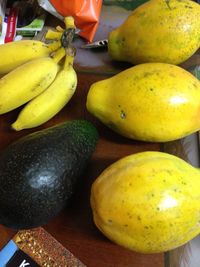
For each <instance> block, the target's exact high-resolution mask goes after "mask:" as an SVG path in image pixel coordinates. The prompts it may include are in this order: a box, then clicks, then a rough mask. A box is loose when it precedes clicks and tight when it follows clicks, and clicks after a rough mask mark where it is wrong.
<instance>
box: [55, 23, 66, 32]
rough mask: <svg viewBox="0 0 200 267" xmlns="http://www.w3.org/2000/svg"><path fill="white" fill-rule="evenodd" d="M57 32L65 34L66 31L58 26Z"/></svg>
mask: <svg viewBox="0 0 200 267" xmlns="http://www.w3.org/2000/svg"><path fill="white" fill-rule="evenodd" d="M56 30H57V31H58V32H64V29H63V28H62V27H61V26H59V25H58V26H56Z"/></svg>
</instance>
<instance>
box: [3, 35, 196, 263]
mask: <svg viewBox="0 0 200 267" xmlns="http://www.w3.org/2000/svg"><path fill="white" fill-rule="evenodd" d="M97 39H98V37H97ZM81 42H82V41H80V40H78V43H76V46H77V57H76V61H75V69H76V70H77V72H78V88H77V91H76V93H75V95H74V96H73V98H72V99H71V101H70V102H69V103H68V105H67V106H66V107H65V108H64V109H63V110H62V111H61V112H60V113H59V114H57V115H56V116H55V117H54V118H53V119H51V120H50V121H49V122H47V123H45V124H44V125H42V126H41V127H38V128H35V129H30V130H23V131H21V132H14V131H13V130H11V129H10V125H11V123H12V122H13V121H14V120H15V119H16V116H17V114H18V112H19V110H20V109H21V108H19V109H17V110H15V111H12V112H9V113H7V114H5V115H3V116H0V140H1V142H0V149H1V150H2V149H3V148H5V147H6V146H7V145H8V144H10V143H11V142H13V141H14V140H16V139H18V138H20V137H21V136H24V135H26V134H28V133H31V132H33V131H36V130H39V129H42V128H46V127H49V126H52V125H55V124H57V123H59V122H62V121H65V120H68V119H80V118H82V119H87V120H89V121H91V122H93V123H94V125H95V126H96V127H97V130H98V131H99V135H100V140H99V142H98V145H97V148H96V151H95V153H94V154H93V157H92V159H91V162H90V164H89V165H88V168H87V170H86V172H85V173H84V175H83V177H82V179H83V180H84V182H83V186H82V188H80V189H79V190H78V191H77V192H76V195H75V197H74V199H73V201H72V203H71V205H70V206H69V207H66V209H65V210H63V211H62V212H61V214H60V215H59V216H57V217H56V218H54V219H53V220H52V221H50V222H49V223H48V224H47V225H45V226H44V228H45V229H46V230H47V231H48V232H49V233H50V234H51V235H52V236H53V237H55V238H56V239H57V240H58V241H59V242H60V243H61V244H63V245H64V246H65V247H66V248H67V249H69V250H70V251H71V252H72V253H73V254H74V255H75V256H76V257H77V258H79V259H80V260H81V261H82V262H83V263H85V264H86V265H87V266H88V267H147V266H148V267H164V261H165V257H164V254H162V253H160V254H153V255H143V254H139V253H135V252H132V251H129V250H127V249H124V248H122V247H120V246H118V245H115V244H114V243H112V242H111V241H109V240H108V239H107V238H106V237H104V236H103V235H102V234H101V233H100V232H99V231H98V229H97V228H96V227H95V225H94V223H93V219H92V213H91V208H90V203H89V197H90V189H91V184H92V182H93V181H94V180H95V178H96V177H97V176H98V175H99V174H100V173H101V172H102V171H103V170H104V169H105V168H106V167H107V166H109V165H110V164H111V163H113V162H114V161H116V160H118V159H120V158H121V157H124V156H126V155H129V154H132V153H136V152H139V151H147V150H156V151H159V150H161V149H162V148H163V144H162V145H161V144H157V143H145V142H138V141H134V140H128V139H126V138H124V137H121V136H119V135H118V134H116V133H114V132H112V131H111V130H110V129H108V128H107V127H105V126H104V125H103V124H102V123H100V122H99V121H98V120H97V119H95V118H94V117H93V116H92V115H90V114H89V113H88V112H87V110H86V106H85V103H86V96H87V92H88V90H89V87H90V85H91V84H92V83H93V82H95V81H97V80H102V79H104V78H107V77H108V76H109V75H112V74H113V73H115V72H118V71H120V70H121V69H124V68H126V67H128V65H126V64H125V65H124V64H120V63H119V64H118V63H114V62H112V61H111V60H110V59H109V56H108V54H107V51H102V50H101V51H100V50H98V51H86V50H83V49H80V48H79V47H80V44H81ZM83 55H84V56H83ZM199 56H200V55H199V54H198V53H197V54H195V55H194V56H193V57H192V58H191V59H189V60H188V61H187V62H185V63H184V64H183V66H184V67H188V66H191V65H195V64H197V63H200V60H199ZM83 57H85V61H84V58H83ZM99 61H100V63H99ZM83 63H84V64H83ZM168 147H170V143H169V144H168ZM15 233H16V231H14V230H12V229H7V228H5V227H3V226H0V248H2V247H3V246H4V245H5V244H6V242H7V241H8V240H10V239H11V238H12V236H13V235H14V234H15Z"/></svg>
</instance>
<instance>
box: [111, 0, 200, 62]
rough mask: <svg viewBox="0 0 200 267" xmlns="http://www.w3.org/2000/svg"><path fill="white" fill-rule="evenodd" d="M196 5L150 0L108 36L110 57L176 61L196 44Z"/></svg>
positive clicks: (199, 8)
mask: <svg viewBox="0 0 200 267" xmlns="http://www.w3.org/2000/svg"><path fill="white" fill-rule="evenodd" d="M199 18H200V5H199V4H198V3H196V2H194V1H191V0H150V1H147V2H146V3H144V4H143V5H141V6H139V7H137V8H136V9H135V10H134V11H133V12H132V13H131V14H130V15H129V16H128V18H127V19H126V20H125V21H124V23H123V24H122V25H120V26H119V27H118V28H117V29H115V30H113V31H112V32H111V33H110V34H109V37H108V52H109V54H110V56H111V57H112V58H113V59H114V60H119V61H127V62H131V63H133V64H140V63H145V62H165V63H170V64H180V63H182V62H184V61H185V60H186V59H188V58H189V57H191V56H192V55H193V54H194V53H195V51H196V50H197V49H198V48H199V47H200V19H199Z"/></svg>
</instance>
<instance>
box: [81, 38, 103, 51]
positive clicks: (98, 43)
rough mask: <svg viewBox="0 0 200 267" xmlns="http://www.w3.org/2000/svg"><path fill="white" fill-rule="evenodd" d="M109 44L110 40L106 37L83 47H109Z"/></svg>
mask: <svg viewBox="0 0 200 267" xmlns="http://www.w3.org/2000/svg"><path fill="white" fill-rule="evenodd" d="M107 46H108V40H107V39H104V40H99V41H95V42H92V43H89V44H85V45H82V46H81V48H86V49H90V48H99V47H107Z"/></svg>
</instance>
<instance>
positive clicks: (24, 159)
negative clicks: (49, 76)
mask: <svg viewBox="0 0 200 267" xmlns="http://www.w3.org/2000/svg"><path fill="white" fill-rule="evenodd" d="M97 140H98V133H97V131H96V128H95V127H94V126H93V125H92V124H91V123H90V122H88V121H85V120H73V121H68V122H65V123H62V124H59V125H56V126H54V127H51V128H47V129H44V130H41V131H38V132H35V133H32V134H29V135H27V136H25V137H23V138H21V139H19V140H17V141H16V142H15V143H13V144H11V145H9V146H8V147H7V148H6V149H5V150H4V151H3V152H2V153H1V154H0V224H3V225H4V226H7V227H11V228H14V229H29V228H33V227H38V226H41V225H44V224H46V223H47V222H48V221H49V220H50V219H51V218H53V217H55V216H56V215H57V214H58V213H59V212H60V211H61V210H62V209H63V208H64V206H65V205H66V204H68V202H69V200H70V198H71V196H72V194H73V193H74V190H75V187H76V184H77V183H78V180H79V179H81V175H82V173H83V171H84V169H85V167H86V165H87V163H88V161H89V160H90V158H91V155H92V153H93V151H94V150H95V147H96V144H97Z"/></svg>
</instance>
